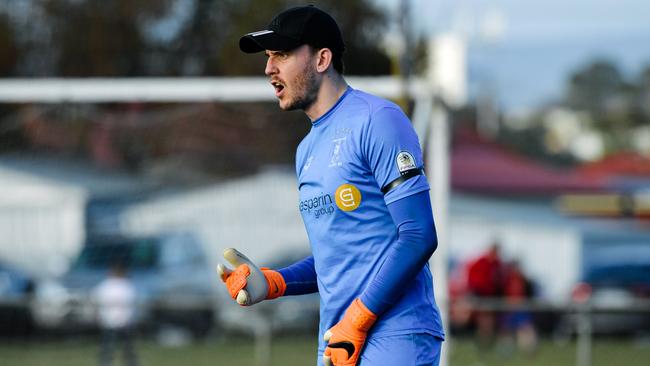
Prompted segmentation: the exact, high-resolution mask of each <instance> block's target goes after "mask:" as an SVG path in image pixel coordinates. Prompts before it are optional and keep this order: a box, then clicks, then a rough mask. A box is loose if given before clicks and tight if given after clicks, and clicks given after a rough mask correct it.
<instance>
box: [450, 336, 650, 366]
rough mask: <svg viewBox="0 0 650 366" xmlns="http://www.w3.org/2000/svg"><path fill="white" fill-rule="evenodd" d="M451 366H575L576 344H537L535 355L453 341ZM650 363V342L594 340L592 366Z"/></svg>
mask: <svg viewBox="0 0 650 366" xmlns="http://www.w3.org/2000/svg"><path fill="white" fill-rule="evenodd" d="M447 346H449V347H450V348H449V350H450V364H451V365H452V366H479V365H480V366H497V365H498V366H573V365H576V344H575V342H569V343H565V344H559V343H556V342H552V341H550V340H543V341H541V342H540V344H539V346H538V347H537V349H536V351H535V352H534V353H530V354H526V353H524V352H518V351H517V350H515V349H507V350H506V349H504V347H502V346H498V345H497V346H495V347H492V348H488V349H483V348H479V347H477V345H476V343H475V342H472V341H471V340H468V339H457V338H455V339H453V340H452V341H451V342H449V343H448V344H447ZM648 360H650V342H649V341H647V340H646V341H644V342H641V341H633V340H624V339H596V340H594V343H593V348H592V366H614V365H625V366H637V365H638V366H646V365H648Z"/></svg>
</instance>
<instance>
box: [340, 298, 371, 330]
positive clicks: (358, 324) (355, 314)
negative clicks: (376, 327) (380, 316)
mask: <svg viewBox="0 0 650 366" xmlns="http://www.w3.org/2000/svg"><path fill="white" fill-rule="evenodd" d="M346 317H347V318H348V319H350V321H351V323H352V325H354V327H355V328H357V329H359V330H361V331H363V332H367V331H368V330H369V329H370V328H371V327H372V325H373V324H375V321H377V315H375V314H374V313H373V312H372V311H370V310H369V309H368V308H367V307H366V306H365V305H364V304H363V303H362V302H361V300H360V299H358V298H357V299H355V300H354V301H353V302H352V304H351V305H350V307H348V310H347V311H346Z"/></svg>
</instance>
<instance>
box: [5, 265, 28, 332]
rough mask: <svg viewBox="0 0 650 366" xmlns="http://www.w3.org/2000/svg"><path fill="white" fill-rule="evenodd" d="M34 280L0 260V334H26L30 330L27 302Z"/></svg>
mask: <svg viewBox="0 0 650 366" xmlns="http://www.w3.org/2000/svg"><path fill="white" fill-rule="evenodd" d="M33 289H34V280H33V279H32V278H31V276H30V275H28V274H27V273H26V272H24V271H22V270H20V269H19V268H17V267H15V266H12V265H9V264H7V263H2V262H0V335H3V336H16V335H22V336H27V335H29V334H30V333H31V331H32V328H33V327H32V316H31V312H30V311H29V310H30V309H29V302H30V300H31V296H32V292H33Z"/></svg>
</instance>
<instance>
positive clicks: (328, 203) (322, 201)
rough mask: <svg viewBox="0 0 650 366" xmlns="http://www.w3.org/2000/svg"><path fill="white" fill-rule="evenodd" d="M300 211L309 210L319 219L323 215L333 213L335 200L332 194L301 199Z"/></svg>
mask: <svg viewBox="0 0 650 366" xmlns="http://www.w3.org/2000/svg"><path fill="white" fill-rule="evenodd" d="M298 207H299V209H300V212H307V213H310V214H312V215H314V218H316V219H318V218H320V217H321V216H323V215H331V214H333V213H334V210H335V208H334V200H333V199H332V196H331V195H330V194H326V193H325V194H324V193H322V192H321V194H320V195H318V196H316V197H312V198H308V199H305V200H302V201H300V204H299V206H298Z"/></svg>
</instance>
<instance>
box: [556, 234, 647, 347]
mask: <svg viewBox="0 0 650 366" xmlns="http://www.w3.org/2000/svg"><path fill="white" fill-rule="evenodd" d="M573 299H574V301H575V302H577V303H584V304H586V305H588V306H589V308H590V309H591V310H592V314H591V317H590V319H591V331H592V332H593V333H594V334H608V335H613V334H635V333H648V332H650V312H649V311H648V308H649V304H650V247H647V248H646V247H639V246H634V247H625V246H616V247H612V248H606V249H601V250H599V251H598V252H597V253H596V254H594V255H592V258H591V260H590V262H589V264H588V265H587V267H586V268H585V273H584V275H583V277H582V280H581V282H580V283H578V284H577V285H576V287H575V289H574V291H573ZM565 321H566V323H565V324H564V325H563V326H564V329H566V330H567V332H575V331H576V326H577V321H578V320H577V317H576V315H575V314H571V315H569V316H567V318H566V319H565Z"/></svg>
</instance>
